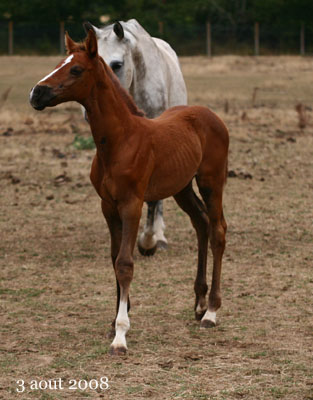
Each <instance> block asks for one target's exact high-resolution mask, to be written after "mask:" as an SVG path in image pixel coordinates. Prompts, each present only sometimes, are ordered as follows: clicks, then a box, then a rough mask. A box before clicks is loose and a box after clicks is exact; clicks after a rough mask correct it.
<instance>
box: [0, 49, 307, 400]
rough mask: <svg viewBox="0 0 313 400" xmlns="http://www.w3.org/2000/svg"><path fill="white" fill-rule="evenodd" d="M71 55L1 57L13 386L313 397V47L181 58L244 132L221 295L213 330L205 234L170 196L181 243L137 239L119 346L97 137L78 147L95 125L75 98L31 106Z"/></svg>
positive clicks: (0, 361) (235, 167) (169, 214)
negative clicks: (124, 342)
mask: <svg viewBox="0 0 313 400" xmlns="http://www.w3.org/2000/svg"><path fill="white" fill-rule="evenodd" d="M58 61H59V57H46V58H44V57H10V58H9V57H1V58H0V65H1V68H0V96H1V97H0V107H1V108H0V193H1V195H0V222H1V229H0V263H1V268H0V279H1V284H0V285H1V286H0V298H1V303H0V310H1V314H0V331H1V340H0V357H1V358H0V370H1V373H0V398H1V399H5V400H8V399H45V400H46V399H47V400H48V399H81V398H88V399H102V398H103V399H141V398H151V399H157V400H159V399H160V400H161V399H162V400H163V399H164V400H171V399H210V400H211V399H212V400H213V399H214V400H222V399H226V400H228V399H249V400H256V399H262V400H263V399H292V400H300V399H301V400H304V399H305V400H309V399H311V400H312V399H313V379H312V376H313V358H312V339H313V335H312V333H313V317H312V314H313V313H312V304H313V303H312V293H313V272H312V260H313V232H312V222H313V211H312V193H313V190H312V189H313V161H312V160H313V111H312V107H313V90H312V82H313V59H312V58H300V57H276V58H274V57H260V58H249V57H245V58H241V57H217V58H213V59H212V60H209V59H206V58H204V57H194V58H182V59H181V64H182V69H183V72H184V76H185V79H186V83H187V87H188V93H189V103H190V104H202V105H208V106H209V107H210V108H212V109H213V110H214V111H215V112H217V113H218V114H219V115H220V116H221V117H222V119H223V120H224V121H225V123H226V124H227V126H228V128H229V131H230V137H231V143H230V160H229V171H230V172H229V178H228V183H227V186H226V189H225V200H224V202H225V216H226V220H227V222H228V233H227V248H226V252H225V255H224V265H223V273H222V290H223V293H222V295H223V304H222V307H221V309H220V311H219V312H218V325H217V327H216V328H213V329H209V330H206V331H203V330H201V331H200V330H199V324H198V322H196V321H195V320H194V313H193V306H194V293H193V282H194V277H195V271H196V258H197V249H196V240H195V235H194V232H193V229H192V227H191V224H190V222H189V220H188V218H187V217H186V216H185V215H184V214H183V212H182V211H181V210H180V209H178V207H177V206H176V204H175V203H174V201H173V200H172V199H168V200H166V201H165V206H164V207H165V222H166V226H167V228H166V235H167V238H168V241H169V248H168V250H167V251H159V252H158V253H157V254H156V255H155V256H154V257H151V258H144V257H142V256H140V255H139V253H138V251H137V249H136V252H135V277H134V280H133V283H132V288H131V300H132V309H131V312H130V321H131V330H130V331H129V333H128V347H129V352H128V354H127V356H125V357H120V358H118V357H112V356H110V355H109V354H108V348H109V345H110V339H108V338H107V337H106V333H107V331H108V328H109V325H110V323H111V320H112V318H113V316H114V309H115V278H114V276H113V270H112V266H111V261H110V254H109V247H110V244H109V235H108V230H107V227H106V225H105V223H104V219H103V217H102V214H101V210H100V202H99V199H98V197H97V195H96V193H95V192H94V189H93V188H92V187H91V184H90V182H89V169H90V165H91V160H92V157H93V154H94V150H78V149H77V148H75V147H74V145H73V143H74V139H75V136H76V135H81V136H82V137H84V138H87V137H88V135H89V133H88V126H87V125H86V123H85V122H84V121H83V120H82V117H81V112H80V109H79V107H78V106H77V105H75V104H71V103H69V104H66V105H62V106H59V107H57V108H53V109H47V110H45V111H43V112H41V113H39V112H35V111H33V110H32V109H31V107H30V106H29V105H28V93H29V90H30V88H31V87H32V86H33V85H34V84H35V83H36V82H37V81H38V80H39V79H40V78H42V77H43V76H44V75H46V74H47V73H49V72H50V71H51V70H52V69H53V68H54V67H55V65H56V64H57V62H58ZM10 88H11V90H10V91H9V89H10ZM296 108H297V109H298V111H296ZM144 213H145V210H144ZM209 264H210V266H211V258H210V259H209ZM209 271H210V272H209V274H210V273H211V269H210V268H209ZM209 279H210V275H209ZM106 378H107V379H106ZM71 380H76V381H77V384H76V386H75V382H71ZM107 380H108V384H106V381H107ZM78 381H80V382H78ZM23 383H24V385H23ZM70 385H72V388H71V389H70ZM86 385H87V388H86V389H85V387H86ZM107 386H109V388H107ZM84 389H85V390H84ZM23 390H24V391H23Z"/></svg>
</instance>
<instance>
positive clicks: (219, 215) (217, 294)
mask: <svg viewBox="0 0 313 400" xmlns="http://www.w3.org/2000/svg"><path fill="white" fill-rule="evenodd" d="M197 182H198V186H199V190H200V193H201V196H202V198H203V200H204V202H205V204H206V206H207V210H208V215H209V219H210V244H211V250H212V254H213V274H212V285H211V290H210V294H209V306H208V309H207V311H206V313H205V314H204V316H203V318H202V320H201V327H202V328H208V327H211V326H215V325H216V311H217V310H218V309H219V308H220V306H221V303H222V299H221V288H220V281H221V270H222V257H223V253H224V249H225V243H226V241H225V235H226V230H227V225H226V221H225V218H224V215H223V205H222V197H223V186H224V179H223V178H222V177H221V179H215V180H213V179H212V180H211V182H208V181H207V180H206V182H205V183H206V185H204V183H203V181H201V180H200V179H197Z"/></svg>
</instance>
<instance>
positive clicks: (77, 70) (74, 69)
mask: <svg viewBox="0 0 313 400" xmlns="http://www.w3.org/2000/svg"><path fill="white" fill-rule="evenodd" d="M83 71H84V70H83V68H81V67H79V66H78V65H75V66H74V67H72V68H71V69H70V73H71V74H72V75H74V76H79V75H81V74H82V72H83Z"/></svg>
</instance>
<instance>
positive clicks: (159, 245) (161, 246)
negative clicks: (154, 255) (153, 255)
mask: <svg viewBox="0 0 313 400" xmlns="http://www.w3.org/2000/svg"><path fill="white" fill-rule="evenodd" d="M157 248H158V249H162V250H167V248H168V244H167V242H165V241H164V240H158V242H157Z"/></svg>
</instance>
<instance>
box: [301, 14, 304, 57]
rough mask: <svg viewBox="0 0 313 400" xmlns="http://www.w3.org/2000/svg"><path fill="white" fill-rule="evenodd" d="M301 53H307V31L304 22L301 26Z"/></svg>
mask: <svg viewBox="0 0 313 400" xmlns="http://www.w3.org/2000/svg"><path fill="white" fill-rule="evenodd" d="M300 55H301V56H304V55H305V31H304V23H303V22H302V24H301V28H300Z"/></svg>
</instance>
